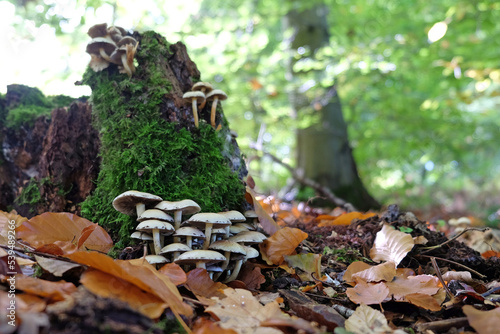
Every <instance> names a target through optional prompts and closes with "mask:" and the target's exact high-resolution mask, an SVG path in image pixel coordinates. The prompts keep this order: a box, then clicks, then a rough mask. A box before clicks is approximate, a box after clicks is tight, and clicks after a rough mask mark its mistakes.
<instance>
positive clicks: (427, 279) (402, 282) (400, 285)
mask: <svg viewBox="0 0 500 334" xmlns="http://www.w3.org/2000/svg"><path fill="white" fill-rule="evenodd" d="M386 284H387V287H388V288H389V291H390V293H391V295H392V296H393V298H394V299H395V300H402V299H403V298H404V297H405V296H406V295H409V294H415V293H420V294H426V295H433V294H435V293H437V292H438V290H439V280H438V278H437V277H435V276H431V275H418V276H409V277H407V278H402V277H396V278H395V279H394V280H393V281H392V282H387V283H386Z"/></svg>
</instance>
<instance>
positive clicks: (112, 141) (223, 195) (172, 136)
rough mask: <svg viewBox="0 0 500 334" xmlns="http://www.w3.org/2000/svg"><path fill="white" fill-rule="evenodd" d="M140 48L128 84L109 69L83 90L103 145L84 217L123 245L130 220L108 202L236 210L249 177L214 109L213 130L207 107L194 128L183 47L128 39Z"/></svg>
mask: <svg viewBox="0 0 500 334" xmlns="http://www.w3.org/2000/svg"><path fill="white" fill-rule="evenodd" d="M133 37H134V38H135V39H136V40H138V41H139V47H138V50H137V54H136V60H137V62H138V66H137V70H136V72H135V74H134V76H132V77H131V78H129V77H128V76H127V75H126V74H121V73H119V72H118V68H117V67H116V66H115V65H111V66H110V67H108V68H107V69H105V70H103V71H101V72H93V71H92V70H91V69H90V68H88V69H87V72H86V73H85V75H84V78H83V83H84V84H87V85H89V86H90V87H91V88H92V96H91V103H92V108H93V115H94V126H95V127H96V129H97V130H98V131H99V133H100V138H101V143H102V144H101V145H102V146H101V153H100V154H101V159H102V163H101V171H100V174H99V177H98V180H97V188H96V190H95V191H94V193H93V194H92V195H91V196H90V197H89V198H87V200H86V201H85V202H84V203H83V205H82V214H83V215H84V216H85V217H86V218H88V219H90V220H92V221H94V222H98V223H99V224H101V225H103V226H105V227H106V228H108V230H109V231H110V232H111V235H112V236H113V237H114V238H115V239H116V238H119V240H120V242H119V243H118V244H117V246H118V247H121V246H125V245H126V244H127V243H128V241H129V240H130V239H129V235H130V233H131V231H132V229H133V228H134V227H135V225H136V223H135V218H133V217H126V216H125V215H123V214H121V213H118V212H116V211H115V210H114V209H113V207H112V205H111V202H112V200H113V199H114V198H115V197H116V196H117V195H119V194H120V193H122V192H124V191H126V190H132V189H133V190H139V191H144V192H149V193H152V194H155V195H159V196H161V197H162V198H163V199H165V200H171V201H173V200H181V199H185V198H189V199H192V200H194V201H196V202H197V203H198V204H199V205H200V207H201V208H202V211H205V212H218V211H223V210H226V209H236V210H238V209H240V210H241V209H242V206H243V205H244V202H245V200H244V192H245V188H244V182H243V178H244V177H245V176H246V174H247V170H246V167H245V164H244V161H243V159H242V157H241V154H240V151H239V148H238V145H237V143H236V141H235V140H234V138H232V136H231V135H230V131H229V126H228V122H227V120H226V119H225V117H224V115H223V112H222V107H221V105H220V103H219V104H218V106H217V124H221V129H220V130H219V131H215V130H214V129H213V128H212V126H211V125H210V107H211V103H207V105H206V106H205V108H204V109H203V110H201V111H199V115H200V126H199V128H196V127H195V126H194V120H193V113H192V109H191V104H190V103H186V102H185V101H184V100H183V98H182V95H183V94H184V93H185V92H186V91H189V90H190V89H191V86H192V84H193V83H194V82H197V81H199V80H200V72H199V71H198V69H197V67H196V65H195V64H194V63H193V62H192V61H191V60H190V58H189V56H188V54H187V51H186V48H185V46H184V45H183V44H182V43H176V44H169V43H168V42H167V41H166V39H165V38H164V37H162V36H160V35H159V34H157V33H155V32H145V33H143V34H139V33H134V35H133Z"/></svg>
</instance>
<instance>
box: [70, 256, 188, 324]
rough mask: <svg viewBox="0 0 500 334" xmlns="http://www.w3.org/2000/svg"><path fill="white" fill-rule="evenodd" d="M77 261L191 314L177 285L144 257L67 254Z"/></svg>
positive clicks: (177, 310) (179, 310) (173, 307)
mask: <svg viewBox="0 0 500 334" xmlns="http://www.w3.org/2000/svg"><path fill="white" fill-rule="evenodd" d="M66 257H68V258H70V259H72V260H73V261H75V262H78V263H81V264H85V265H87V266H89V267H92V268H94V269H98V270H100V271H102V272H104V273H107V274H109V275H112V276H115V277H117V278H120V279H122V280H124V281H127V282H129V283H132V284H134V285H135V286H137V287H138V288H140V289H142V290H144V291H146V292H149V293H151V294H153V295H155V296H157V297H159V298H160V299H161V300H162V301H164V302H165V303H167V305H168V306H169V307H170V308H171V309H172V311H174V314H184V315H190V314H191V313H192V309H191V307H189V306H188V305H187V304H185V303H184V302H183V301H182V297H181V295H180V293H179V291H178V290H177V287H176V286H175V285H174V284H173V283H172V282H171V281H170V279H169V278H168V277H167V276H166V275H164V274H160V273H159V272H158V271H157V270H156V269H155V268H154V267H153V266H151V265H150V264H149V263H147V262H146V261H143V260H142V259H138V260H132V261H124V260H113V259H112V258H110V257H109V256H107V255H104V254H101V253H98V252H76V253H73V254H69V255H66Z"/></svg>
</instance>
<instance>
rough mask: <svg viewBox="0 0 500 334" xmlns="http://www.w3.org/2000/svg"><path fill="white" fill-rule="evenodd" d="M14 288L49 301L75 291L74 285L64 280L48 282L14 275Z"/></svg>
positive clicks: (64, 296) (62, 297)
mask: <svg viewBox="0 0 500 334" xmlns="http://www.w3.org/2000/svg"><path fill="white" fill-rule="evenodd" d="M16 290H21V291H24V292H26V293H30V294H32V295H36V296H40V297H44V298H46V299H47V300H51V301H61V300H64V299H65V298H66V296H68V295H70V294H72V293H73V292H75V291H76V286H75V285H74V284H73V283H69V282H65V281H58V282H50V281H46V280H43V279H39V278H33V277H28V276H24V275H16Z"/></svg>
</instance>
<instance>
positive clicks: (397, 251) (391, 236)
mask: <svg viewBox="0 0 500 334" xmlns="http://www.w3.org/2000/svg"><path fill="white" fill-rule="evenodd" d="M413 246H414V242H413V238H412V237H411V235H409V234H406V233H403V232H401V231H396V230H395V229H394V228H392V227H391V226H390V225H388V224H385V225H384V226H383V227H382V229H381V230H380V231H378V232H377V235H376V236H375V242H374V243H373V247H372V249H371V250H370V257H371V258H372V260H373V261H390V262H394V263H395V264H396V266H397V265H398V264H399V263H400V262H401V260H403V258H404V257H405V256H406V254H408V253H409V252H410V251H411V249H412V248H413Z"/></svg>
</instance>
